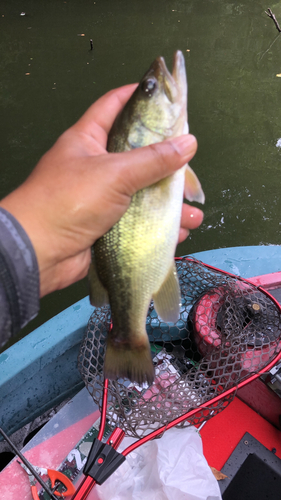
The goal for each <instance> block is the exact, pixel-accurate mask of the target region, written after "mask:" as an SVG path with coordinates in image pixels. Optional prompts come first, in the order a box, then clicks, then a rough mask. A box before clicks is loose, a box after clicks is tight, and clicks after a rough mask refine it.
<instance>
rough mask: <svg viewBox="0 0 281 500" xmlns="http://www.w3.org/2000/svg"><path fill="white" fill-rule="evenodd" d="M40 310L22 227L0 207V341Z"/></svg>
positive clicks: (35, 277)
mask: <svg viewBox="0 0 281 500" xmlns="http://www.w3.org/2000/svg"><path fill="white" fill-rule="evenodd" d="M38 310H39V272H38V264H37V259H36V256H35V252H34V249H33V247H32V244H31V242H30V239H29V237H28V236H27V234H26V232H25V231H24V229H23V228H22V227H21V225H20V224H19V223H18V221H17V220H16V219H15V218H14V217H13V216H12V215H11V214H10V213H9V212H7V211H6V210H4V209H3V208H1V207H0V345H1V346H3V345H4V344H5V343H6V342H7V340H9V338H10V337H12V336H14V335H16V334H17V333H18V332H19V330H20V329H21V328H23V327H24V326H25V325H26V324H27V323H28V322H29V321H30V320H31V319H32V318H34V317H35V316H36V314H37V313H38Z"/></svg>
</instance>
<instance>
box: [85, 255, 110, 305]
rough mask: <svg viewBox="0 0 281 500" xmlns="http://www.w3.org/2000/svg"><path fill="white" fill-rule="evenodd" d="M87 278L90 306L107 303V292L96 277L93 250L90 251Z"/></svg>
mask: <svg viewBox="0 0 281 500" xmlns="http://www.w3.org/2000/svg"><path fill="white" fill-rule="evenodd" d="M88 278H89V284H90V302H91V304H92V306H96V307H102V306H105V305H107V304H108V303H109V300H108V293H107V291H106V289H105V288H104V286H103V284H102V283H101V281H100V279H99V277H98V273H97V268H96V263H95V257H94V255H93V252H92V262H91V264H90V267H89V273H88Z"/></svg>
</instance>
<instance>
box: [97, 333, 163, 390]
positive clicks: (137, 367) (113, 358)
mask: <svg viewBox="0 0 281 500" xmlns="http://www.w3.org/2000/svg"><path fill="white" fill-rule="evenodd" d="M104 376H105V377H106V378H109V379H116V378H128V379H129V380H130V381H131V382H136V383H137V384H139V385H141V384H143V383H144V382H147V383H148V384H149V385H151V384H152V383H153V380H154V367H153V363H152V358H151V351H150V347H149V342H148V341H147V343H146V344H145V345H143V346H142V347H141V348H132V347H131V346H130V345H128V346H126V347H125V346H122V348H121V349H120V348H116V346H115V345H114V342H111V339H110V338H108V340H107V348H106V354H105V360H104Z"/></svg>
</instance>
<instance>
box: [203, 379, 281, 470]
mask: <svg viewBox="0 0 281 500" xmlns="http://www.w3.org/2000/svg"><path fill="white" fill-rule="evenodd" d="M248 387H249V386H248ZM250 387H251V384H250ZM280 410H281V402H280ZM245 432H249V433H250V434H251V435H252V436H253V437H254V438H256V439H257V440H258V441H259V442H260V443H262V444H263V445H264V446H265V447H266V448H268V449H269V450H272V449H273V448H276V455H277V456H278V457H279V458H281V432H280V430H279V429H277V428H276V427H274V426H273V425H271V424H270V423H269V422H268V421H267V420H265V419H264V418H263V417H261V416H260V415H258V414H257V413H256V412H255V411H254V410H252V409H251V408H249V406H248V405H247V404H245V403H244V402H243V401H241V400H240V399H239V398H238V397H236V398H234V400H233V401H232V402H231V403H230V404H229V405H228V406H227V407H226V408H225V409H224V410H223V412H221V413H219V414H218V415H216V417H215V418H211V419H210V420H209V421H208V422H207V423H206V425H205V426H204V427H203V428H202V430H201V431H200V434H201V437H202V442H203V452H204V456H205V458H206V460H207V462H208V464H209V465H210V466H211V467H215V468H216V469H217V470H221V468H222V467H223V465H224V464H225V462H226V461H227V460H228V458H229V456H230V455H231V453H232V452H233V450H234V449H235V448H236V446H237V444H238V443H239V441H240V440H241V439H242V437H243V436H244V434H245Z"/></svg>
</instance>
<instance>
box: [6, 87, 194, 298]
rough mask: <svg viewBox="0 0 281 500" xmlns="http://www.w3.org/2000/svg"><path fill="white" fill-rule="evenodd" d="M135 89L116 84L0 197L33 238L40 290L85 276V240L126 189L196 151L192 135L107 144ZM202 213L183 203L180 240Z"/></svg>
mask: <svg viewBox="0 0 281 500" xmlns="http://www.w3.org/2000/svg"><path fill="white" fill-rule="evenodd" d="M135 88H136V85H127V86H125V87H121V88H119V89H116V90H113V91H111V92H108V93H107V94H105V95H104V96H103V97H101V98H100V99H99V100H98V101H96V102H95V103H94V104H93V105H92V106H91V107H90V108H89V109H88V111H86V113H85V114H84V115H83V116H82V118H80V120H79V121H78V122H77V123H76V124H75V125H73V126H72V127H71V128H69V129H68V130H67V131H66V132H64V133H63V134H62V135H61V136H60V137H59V139H58V140H57V142H56V143H55V144H54V146H53V147H52V148H51V149H50V150H49V151H48V152H47V153H46V154H45V155H44V156H43V157H42V158H41V160H40V161H39V163H38V164H37V166H36V167H35V169H34V170H33V172H32V173H31V174H30V176H29V177H28V178H27V180H26V181H25V182H24V183H23V184H22V185H21V186H20V187H19V188H17V189H16V190H15V191H13V192H12V193H11V194H9V195H8V196H7V197H6V198H4V199H3V200H2V201H1V202H0V205H1V206H2V207H3V208H5V209H6V210H8V211H9V212H10V213H11V214H12V215H13V216H14V217H15V218H16V219H17V220H18V221H19V222H20V224H21V225H22V226H23V228H24V229H25V231H26V233H27V234H28V236H29V238H30V240H31V242H32V244H33V247H34V249H35V252H36V255H37V260H38V265H39V272H40V294H41V296H43V295H46V294H47V293H50V292H52V291H54V290H58V289H61V288H64V287H66V286H68V285H70V284H72V283H74V282H75V281H78V280H79V279H81V278H83V277H84V276H86V274H87V272H88V268H89V264H90V259H91V253H90V248H91V246H92V244H93V243H94V242H95V241H96V240H97V239H98V238H100V237H101V236H102V235H103V234H104V233H106V232H107V231H108V230H109V229H110V227H112V226H113V225H114V224H115V223H116V222H117V221H118V220H119V219H120V217H121V216H122V215H123V214H124V213H125V211H126V210H127V208H128V207H129V204H130V201H131V196H132V195H133V194H134V193H136V191H138V190H139V189H142V188H144V187H146V186H149V185H151V184H153V183H155V182H157V181H158V180H160V179H162V178H164V177H167V176H168V175H171V174H173V173H174V172H175V171H176V170H177V169H179V168H180V167H182V166H183V165H184V164H185V163H187V162H188V161H189V160H191V158H192V157H193V156H194V154H195V152H196V149H197V142H196V139H195V138H194V137H193V136H192V135H185V136H181V137H177V138H175V139H173V140H169V141H164V142H162V143H158V144H153V145H151V146H148V147H145V148H141V149H135V150H132V151H127V152H124V153H108V152H107V151H106V144H107V135H108V132H109V130H110V128H111V126H112V124H113V122H114V120H115V118H116V116H117V114H118V113H119V111H120V110H121V109H122V108H123V107H124V105H125V103H126V102H127V100H128V99H129V97H130V96H131V94H132V92H133V91H134V89H135ZM202 219H203V213H202V211H201V210H199V209H197V208H195V207H191V206H189V205H186V204H184V205H183V210H182V221H181V230H180V235H179V241H183V240H184V239H185V238H186V237H187V235H188V231H189V229H194V228H196V227H197V226H199V225H200V224H201V222H202Z"/></svg>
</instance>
